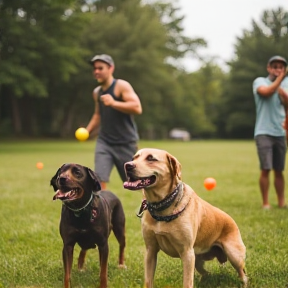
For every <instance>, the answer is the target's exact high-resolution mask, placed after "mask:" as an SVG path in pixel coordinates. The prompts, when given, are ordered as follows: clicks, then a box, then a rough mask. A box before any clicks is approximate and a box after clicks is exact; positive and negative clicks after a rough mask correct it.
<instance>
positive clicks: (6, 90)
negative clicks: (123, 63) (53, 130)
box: [0, 0, 83, 134]
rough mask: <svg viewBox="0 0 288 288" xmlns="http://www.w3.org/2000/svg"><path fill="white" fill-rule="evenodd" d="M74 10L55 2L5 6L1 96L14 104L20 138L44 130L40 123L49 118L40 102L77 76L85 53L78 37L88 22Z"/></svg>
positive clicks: (0, 5)
mask: <svg viewBox="0 0 288 288" xmlns="http://www.w3.org/2000/svg"><path fill="white" fill-rule="evenodd" d="M70 2H71V1H70ZM69 4H70V3H69V1H56V0H54V1H50V0H39V1H33V0H26V1H20V0H14V1H13V0H12V1H11V0H3V1H2V2H0V19H1V70H0V85H1V95H2V97H4V100H3V101H4V102H6V103H7V102H10V103H12V115H11V116H10V117H11V119H12V120H13V123H14V129H15V132H16V133H18V134H22V133H25V134H35V133H37V130H40V125H39V124H38V120H39V119H42V120H44V119H45V117H42V116H43V114H42V113H43V111H41V109H39V108H40V107H39V106H38V103H40V102H39V100H38V99H37V98H39V97H49V90H50V89H51V87H53V85H54V83H57V82H59V81H62V82H65V81H68V80H69V77H70V75H71V74H72V73H75V72H76V71H77V69H76V67H77V62H79V60H81V57H80V55H81V48H80V47H79V46H78V45H77V41H75V37H77V35H78V34H79V32H77V31H79V29H81V24H83V21H82V20H81V14H78V13H73V12H74V11H73V9H71V8H69V7H70V6H68V5H69ZM46 105H47V103H46ZM42 108H43V110H46V109H47V106H46V107H45V106H44V107H42ZM45 108H46V109H45ZM6 112H7V111H6ZM37 112H40V113H41V114H38V115H37ZM45 112H46V111H45ZM2 113H3V111H2ZM7 113H8V112H7ZM43 124H44V123H43Z"/></svg>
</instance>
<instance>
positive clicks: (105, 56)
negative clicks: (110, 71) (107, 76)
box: [90, 54, 114, 66]
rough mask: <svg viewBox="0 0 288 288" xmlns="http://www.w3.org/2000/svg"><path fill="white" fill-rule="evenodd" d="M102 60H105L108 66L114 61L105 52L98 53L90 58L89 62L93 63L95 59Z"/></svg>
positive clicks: (112, 64)
mask: <svg viewBox="0 0 288 288" xmlns="http://www.w3.org/2000/svg"><path fill="white" fill-rule="evenodd" d="M98 60H99V61H102V62H105V63H106V64H108V65H110V66H114V61H113V59H112V57H111V56H110V55H107V54H100V55H95V56H94V57H93V58H92V59H91V60H90V64H92V65H93V64H94V62H95V61H98Z"/></svg>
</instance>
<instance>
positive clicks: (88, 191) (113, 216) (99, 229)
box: [50, 163, 125, 288]
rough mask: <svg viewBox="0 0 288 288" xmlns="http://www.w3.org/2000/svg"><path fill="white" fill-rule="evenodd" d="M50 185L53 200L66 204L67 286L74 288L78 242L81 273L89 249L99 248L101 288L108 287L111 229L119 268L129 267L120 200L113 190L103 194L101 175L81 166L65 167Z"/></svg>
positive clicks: (63, 224)
mask: <svg viewBox="0 0 288 288" xmlns="http://www.w3.org/2000/svg"><path fill="white" fill-rule="evenodd" d="M50 184H51V185H52V186H53V188H54V190H55V191H56V193H55V195H54V197H53V200H56V199H59V200H61V201H62V202H63V205H62V213H61V220H60V234H61V237H62V239H63V251H62V255H63V264H64V287H65V288H69V287H70V282H71V279H70V278H71V268H72V262H73V250H74V245H75V244H76V243H78V244H79V246H80V247H81V251H80V254H79V258H78V269H79V270H82V269H83V266H84V261H85V256H86V252H87V250H88V249H90V248H95V247H96V246H98V251H99V260H100V285H99V287H100V288H106V287H107V282H108V277H107V275H108V253H109V247H108V237H109V235H110V232H111V230H113V232H114V234H115V236H116V238H117V240H118V242H119V267H125V265H124V249H125V215H124V211H123V207H122V204H121V202H120V200H119V198H118V197H117V196H116V195H114V194H113V193H112V192H110V191H101V186H100V182H99V180H98V178H97V175H96V174H95V173H94V172H93V171H92V170H91V169H89V168H87V167H85V166H82V165H79V164H74V163H67V164H64V165H63V166H62V167H60V168H59V169H58V171H57V172H56V174H55V175H54V176H53V177H52V179H51V181H50Z"/></svg>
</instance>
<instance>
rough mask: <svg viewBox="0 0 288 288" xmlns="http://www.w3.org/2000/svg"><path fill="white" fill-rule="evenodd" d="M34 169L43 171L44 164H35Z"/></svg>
mask: <svg viewBox="0 0 288 288" xmlns="http://www.w3.org/2000/svg"><path fill="white" fill-rule="evenodd" d="M36 167H37V168H38V169H43V167H44V164H43V163H42V162H37V163H36Z"/></svg>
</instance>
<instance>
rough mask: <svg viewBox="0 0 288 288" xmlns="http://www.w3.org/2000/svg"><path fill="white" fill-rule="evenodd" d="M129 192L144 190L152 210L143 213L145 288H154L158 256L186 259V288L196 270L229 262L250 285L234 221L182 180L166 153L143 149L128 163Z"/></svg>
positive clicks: (175, 162)
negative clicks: (209, 262) (206, 264)
mask: <svg viewBox="0 0 288 288" xmlns="http://www.w3.org/2000/svg"><path fill="white" fill-rule="evenodd" d="M125 170H126V174H127V179H128V180H127V182H125V183H124V188H126V189H129V190H139V189H143V190H144V194H145V197H146V205H147V209H148V211H145V212H144V213H143V217H142V219H141V221H142V234H143V238H144V241H145V245H146V254H145V285H144V287H145V288H152V287H153V277H154V273H155V268H156V262H157V253H158V252H159V250H162V251H164V252H165V253H166V254H168V255H169V256H171V257H178V258H181V260H182V264H183V287H184V288H192V287H193V281H194V267H195V268H196V270H197V271H198V272H199V273H200V274H202V275H203V274H205V273H207V271H206V270H205V269H204V262H205V261H207V260H212V259H213V258H215V257H216V258H217V259H218V261H219V262H220V263H224V262H226V261H227V258H228V260H229V261H230V262H231V264H232V265H233V267H234V268H235V269H236V271H237V272H238V274H239V276H240V278H241V279H242V281H243V283H244V285H245V286H246V283H247V281H248V278H247V276H246V275H245V271H244V265H245V253H246V248H245V246H244V244H243V241H242V239H241V235H240V232H239V229H238V227H237V225H236V223H235V222H234V220H233V219H232V218H231V217H230V216H229V215H228V214H226V213H225V212H223V211H221V210H220V209H218V208H216V207H214V206H212V205H210V204H209V203H207V202H206V201H204V200H203V199H201V198H200V197H199V196H197V194H196V193H195V192H194V191H193V190H192V188H191V187H190V186H188V185H187V184H185V183H183V182H182V181H181V165H180V163H179V162H178V161H177V159H176V158H175V157H173V156H172V155H170V154H169V153H167V152H166V151H163V150H158V149H142V150H139V151H138V152H137V153H136V154H135V155H134V157H133V161H131V162H127V163H125Z"/></svg>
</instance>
